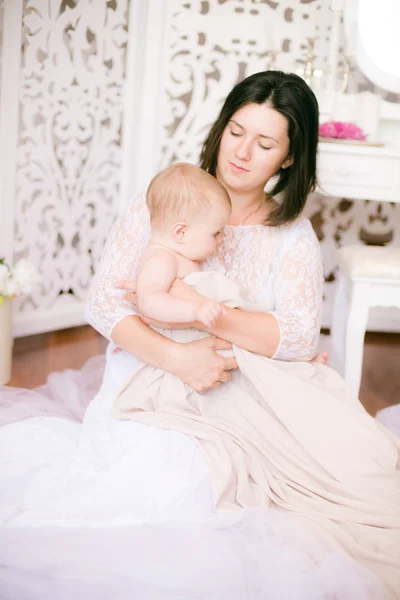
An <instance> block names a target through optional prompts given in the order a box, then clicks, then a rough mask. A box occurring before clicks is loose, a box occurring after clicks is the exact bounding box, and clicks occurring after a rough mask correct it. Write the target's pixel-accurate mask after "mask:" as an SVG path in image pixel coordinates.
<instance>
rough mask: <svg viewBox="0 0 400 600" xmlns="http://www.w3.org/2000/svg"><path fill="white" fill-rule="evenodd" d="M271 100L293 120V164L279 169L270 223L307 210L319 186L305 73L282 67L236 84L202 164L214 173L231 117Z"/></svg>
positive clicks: (312, 105)
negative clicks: (300, 75)
mask: <svg viewBox="0 0 400 600" xmlns="http://www.w3.org/2000/svg"><path fill="white" fill-rule="evenodd" d="M252 103H254V104H264V103H266V104H268V106H271V108H274V109H275V110H276V111H278V112H279V113H281V114H282V115H283V116H284V117H286V119H287V121H288V124H289V130H288V135H289V140H290V147H289V154H290V156H291V158H292V160H293V163H292V165H291V166H289V167H287V168H285V169H280V171H279V172H278V176H279V179H278V181H277V183H276V185H275V186H274V188H273V190H271V192H270V193H271V196H276V195H277V194H279V193H282V201H279V202H276V205H275V208H274V209H273V210H272V211H271V213H270V214H269V216H268V225H275V226H276V225H282V224H283V223H287V222H288V221H291V220H293V219H295V218H296V217H297V216H298V215H299V214H300V213H301V211H302V210H303V208H304V205H305V203H306V200H307V195H308V194H309V192H311V191H312V190H314V189H315V186H316V184H317V176H316V161H317V144H318V103H317V100H316V98H315V96H314V93H313V92H312V90H311V89H310V87H309V86H308V85H307V84H306V83H305V81H304V80H303V79H301V77H299V76H298V75H294V74H293V73H283V72H282V71H262V72H261V73H255V74H254V75H250V77H247V78H246V79H244V80H243V81H242V82H241V83H239V84H238V85H236V86H235V87H234V88H233V90H232V91H231V92H230V94H229V95H228V97H227V99H226V100H225V103H224V105H223V107H222V109H221V112H220V114H219V116H218V118H217V120H216V121H215V123H214V125H213V126H212V128H211V130H210V133H209V134H208V136H207V138H206V140H205V141H204V144H203V148H202V151H201V155H200V167H201V168H202V169H204V170H205V171H208V172H209V173H210V174H211V175H214V177H215V175H216V169H217V160H218V153H219V147H220V143H221V138H222V134H223V132H224V130H225V127H226V126H227V124H228V123H229V121H230V120H231V118H232V116H233V115H234V114H235V113H236V112H237V111H238V110H239V109H240V108H242V106H245V105H246V104H252Z"/></svg>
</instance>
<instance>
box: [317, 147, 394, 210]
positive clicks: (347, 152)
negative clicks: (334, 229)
mask: <svg viewBox="0 0 400 600" xmlns="http://www.w3.org/2000/svg"><path fill="white" fill-rule="evenodd" d="M318 178H319V184H320V189H319V190H318V191H319V192H321V193H322V194H325V195H331V196H335V197H339V198H349V199H354V200H357V199H359V200H376V201H379V202H399V203H400V146H399V148H393V147H390V146H363V145H361V144H360V145H357V144H344V143H343V144H340V143H330V142H320V144H319V156H318Z"/></svg>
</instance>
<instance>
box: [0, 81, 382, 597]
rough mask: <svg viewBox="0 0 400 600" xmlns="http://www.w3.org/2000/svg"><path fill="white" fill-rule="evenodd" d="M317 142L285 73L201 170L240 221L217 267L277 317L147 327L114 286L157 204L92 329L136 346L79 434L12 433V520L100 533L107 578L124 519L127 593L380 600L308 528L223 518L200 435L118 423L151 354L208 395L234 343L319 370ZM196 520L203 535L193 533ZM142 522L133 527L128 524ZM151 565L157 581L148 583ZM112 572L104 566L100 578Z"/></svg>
mask: <svg viewBox="0 0 400 600" xmlns="http://www.w3.org/2000/svg"><path fill="white" fill-rule="evenodd" d="M317 136H318V108H317V103H316V100H315V97H314V95H313V94H312V92H311V90H310V89H309V88H308V86H307V85H306V84H305V83H304V82H303V80H301V79H300V78H298V77H297V76H295V75H286V74H283V73H280V72H264V73H258V74H256V75H253V76H251V77H249V78H247V79H246V80H244V81H243V82H242V83H241V84H239V85H238V86H236V87H235V88H234V89H233V90H232V92H231V93H230V94H229V96H228V98H227V100H226V102H225V104H224V106H223V108H222V111H221V113H220V115H219V117H218V119H217V121H216V123H215V124H214V126H213V128H212V129H211V131H210V134H209V136H208V138H207V139H206V141H205V144H204V147H203V152H202V157H201V166H202V167H203V168H204V169H206V170H208V171H209V172H210V173H211V174H213V175H215V176H216V177H217V178H218V179H219V181H220V182H221V183H223V184H224V186H225V187H226V189H227V190H228V192H229V194H230V197H231V201H232V207H233V211H232V219H231V222H230V225H229V226H228V227H227V228H226V231H225V236H224V240H223V243H222V244H221V246H220V248H219V250H218V253H217V255H216V256H214V257H213V258H212V259H211V260H210V261H209V263H208V264H207V265H205V269H212V270H218V271H220V272H222V273H224V274H226V275H227V276H228V277H230V278H232V279H234V280H235V281H236V282H237V283H238V284H239V286H240V288H241V290H242V293H244V294H245V295H246V299H247V300H248V301H249V302H254V303H257V304H258V305H262V306H263V308H264V312H257V313H251V312H244V311H238V310H237V309H228V310H227V314H226V315H225V316H223V317H221V318H220V320H219V322H218V324H217V326H216V327H215V328H213V329H211V330H208V333H211V334H212V335H213V336H215V337H206V338H204V339H201V340H198V341H193V342H189V343H187V344H179V343H177V342H175V341H173V339H167V338H166V337H163V336H162V335H160V334H159V333H158V332H157V331H154V330H153V329H151V328H150V327H148V326H147V325H146V324H145V323H144V322H143V321H142V320H141V319H140V318H139V317H138V316H137V315H135V313H134V311H132V307H131V304H130V303H129V302H128V301H126V300H125V301H124V300H123V299H122V298H121V295H120V293H119V292H117V291H115V287H116V286H117V283H118V281H120V280H124V279H125V280H131V279H134V278H135V272H136V269H137V265H138V262H139V260H140V256H141V252H142V251H143V249H144V247H145V245H146V243H147V240H148V235H149V222H148V214H147V211H146V207H145V203H144V197H141V198H138V199H136V200H135V201H134V202H133V204H132V205H131V207H129V209H128V211H127V212H126V214H125V215H123V216H122V217H121V218H120V219H119V220H118V222H117V223H116V225H115V226H114V228H113V231H112V234H111V235H110V238H109V240H108V243H107V246H106V249H105V252H104V256H103V259H102V263H101V265H100V268H99V270H98V272H97V275H96V279H95V282H94V285H93V288H92V291H91V296H90V300H89V304H88V319H89V321H90V322H91V324H92V325H93V326H95V327H96V328H97V329H98V330H99V331H101V332H102V333H103V334H105V335H106V336H107V337H109V338H110V339H112V341H113V342H114V344H115V345H116V346H118V347H119V348H121V349H123V350H124V351H125V352H119V353H116V354H113V355H112V354H111V352H109V353H108V363H107V369H106V373H105V377H104V382H103V386H102V390H101V392H100V394H99V395H98V396H97V398H96V399H95V401H93V402H92V403H91V405H90V406H89V408H88V410H87V412H86V415H85V419H84V423H83V427H82V431H80V432H79V436H78V434H77V433H76V430H75V429H74V428H73V427H72V424H71V423H69V422H65V421H64V420H62V419H58V420H57V422H55V419H53V420H52V422H50V423H49V420H48V419H47V421H46V419H43V418H41V419H40V418H39V419H31V420H28V421H25V422H23V423H20V424H16V425H11V426H9V427H6V428H4V429H5V430H7V431H6V433H5V435H4V437H3V439H2V442H3V447H4V449H5V450H7V448H8V447H9V446H8V445H9V444H10V443H11V442H12V443H13V444H14V447H15V445H18V444H22V443H23V444H24V446H25V452H24V454H25V455H27V456H28V457H29V458H27V457H26V456H24V458H23V459H21V458H18V457H17V459H16V460H15V461H11V465H10V460H9V456H8V464H2V465H1V471H0V476H1V479H2V480H3V482H4V483H5V485H6V486H7V487H6V489H7V490H8V492H7V493H8V496H9V499H10V500H9V502H8V507H7V508H8V509H9V513H8V516H7V522H8V524H9V526H10V525H18V527H19V531H23V527H24V526H32V525H33V524H34V525H35V526H36V527H38V526H39V525H41V524H42V525H51V526H52V527H53V528H56V527H58V528H60V527H61V528H62V527H65V525H66V523H68V525H69V526H75V527H78V526H79V527H80V528H82V527H84V526H85V525H88V524H91V525H96V526H97V530H96V531H97V533H96V535H97V538H96V536H95V538H96V542H95V544H94V545H92V546H91V553H94V555H95V557H96V558H95V561H96V568H97V565H101V564H104V561H105V562H106V563H107V564H108V568H110V561H109V560H108V559H109V556H108V555H107V556H105V555H104V553H105V550H104V544H102V542H104V539H113V538H112V535H111V534H110V532H109V530H108V529H105V530H104V528H105V527H109V526H110V525H114V526H115V525H123V526H124V529H123V531H122V530H121V531H120V532H119V534H118V536H122V535H123V534H124V535H127V534H128V532H129V533H130V535H131V537H130V538H129V543H128V542H127V540H126V539H125V540H124V542H122V541H121V539H120V538H118V544H116V545H113V558H114V559H115V556H114V553H116V554H117V555H118V557H119V558H121V557H120V550H121V548H125V549H127V551H128V553H129V555H130V557H131V560H130V562H129V567H130V571H129V573H130V575H129V577H130V578H131V580H130V587H129V590H130V592H132V590H134V592H135V593H136V594H142V595H137V596H136V597H140V598H141V597H143V598H144V597H146V598H157V599H158V598H174V599H176V598H189V597H199V598H206V597H207V598H224V597H226V598H238V600H239V599H240V600H241V599H243V598H265V597H267V596H266V594H267V592H268V593H271V590H272V593H271V597H274V598H282V599H283V598H285V599H287V598H296V599H298V598H304V599H305V598H307V599H310V598H314V597H315V598H329V597H339V598H341V597H343V598H345V597H351V598H360V599H361V598H380V597H383V593H382V591H381V587H380V585H379V583H377V582H376V580H375V579H374V577H371V578H370V577H369V575H368V574H367V573H365V572H364V571H361V572H360V571H359V570H358V568H357V566H356V565H355V564H354V563H353V562H352V561H346V560H345V558H344V555H343V554H341V553H336V552H335V551H332V550H331V549H330V548H329V547H326V546H324V544H322V545H321V544H320V543H317V542H315V541H314V538H313V536H310V535H309V534H308V533H307V532H305V531H303V530H301V529H300V530H298V529H297V525H295V524H294V522H293V519H291V518H290V517H289V516H286V515H284V516H282V515H279V514H278V513H277V512H276V511H265V512H264V511H263V512H262V513H261V514H257V515H252V514H251V515H246V514H243V515H240V516H239V517H236V518H234V519H231V518H229V519H226V520H224V519H222V520H220V519H217V520H215V518H214V517H212V516H211V514H212V511H213V505H212V498H211V492H210V476H209V468H208V466H207V464H206V462H205V460H204V457H203V455H202V454H201V452H200V451H199V449H198V448H197V446H196V445H195V444H194V442H193V441H192V439H191V438H190V437H188V436H186V435H184V434H182V433H179V432H178V431H168V430H162V429H158V428H156V427H149V426H147V425H144V424H141V423H132V422H123V421H115V420H113V419H112V417H111V409H112V401H113V398H114V397H115V392H116V391H117V390H118V389H119V388H120V386H121V384H122V383H123V381H124V379H125V378H126V376H127V375H128V374H130V373H131V372H132V369H133V368H134V367H135V365H137V361H138V359H140V360H141V361H142V362H144V363H147V364H149V365H154V366H155V367H158V368H160V369H162V370H164V371H168V372H170V373H172V374H175V375H176V377H177V378H179V379H180V380H181V381H182V382H184V383H186V384H188V385H189V386H191V387H192V388H193V389H195V390H197V391H201V392H205V391H207V390H210V389H211V388H214V387H218V386H220V385H221V386H223V385H224V383H226V382H227V381H228V380H230V378H231V371H232V370H234V369H235V368H236V367H237V363H236V361H235V359H234V358H226V357H223V356H221V355H220V354H219V353H218V351H220V350H224V349H230V348H231V344H235V345H236V346H239V347H241V348H243V349H245V350H249V351H251V352H253V353H256V354H259V355H262V356H264V357H273V358H276V359H280V360H291V361H307V360H309V359H311V358H312V357H313V356H314V354H315V350H316V345H317V340H318V335H319V318H320V310H321V297H322V268H321V258H320V253H319V248H318V243H317V240H316V238H315V235H314V233H313V231H312V228H311V226H310V223H309V222H308V221H307V220H305V219H304V218H302V217H301V216H300V213H301V211H302V208H303V207H304V204H305V202H306V198H307V194H308V192H309V191H310V190H312V189H313V187H314V185H315V179H316V177H315V171H316V147H317ZM274 176H277V181H276V183H275V186H274V188H273V190H272V192H271V195H270V196H269V195H268V196H267V195H265V193H264V188H265V186H266V184H267V183H268V182H269V181H270V180H271V178H272V177H274ZM277 197H278V198H279V200H277V199H276V198H277ZM273 198H275V199H273ZM125 287H128V288H129V287H130V286H129V285H127V286H125ZM175 293H176V294H178V295H182V296H184V295H187V294H192V293H193V291H192V290H191V289H190V288H188V287H185V286H184V285H183V284H180V285H177V286H176V289H175ZM158 325H160V324H158ZM193 325H194V326H196V327H197V326H198V324H197V323H196V324H193ZM177 328H179V324H177ZM172 338H173V336H172ZM134 357H135V358H134ZM221 389H223V388H221ZM33 421H34V422H35V423H32V422H33ZM50 421H51V420H50ZM70 426H71V427H70ZM35 428H36V429H35ZM72 430H73V431H72ZM32 431H35V432H36V437H40V450H41V454H40V452H38V451H37V449H36V444H35V443H34V441H35V440H34V438H33V436H32V435H29V437H28V434H29V433H30V432H32ZM70 438H74V439H73V440H72V441H71V439H70ZM77 438H78V439H77ZM19 439H20V441H18V440H19ZM55 439H57V444H55ZM62 444H63V445H62ZM55 447H57V451H58V454H59V456H58V457H57V460H55V462H54V464H51V465H48V464H47V463H46V458H47V454H46V449H47V451H48V450H49V448H52V449H53V451H54V448H55ZM60 448H61V450H60ZM68 449H69V453H68ZM47 462H48V459H47ZM60 467H61V468H60ZM32 468H35V469H36V470H37V471H39V473H40V477H37V478H33V479H30V481H29V485H28V484H27V483H26V470H27V469H28V470H29V469H32ZM15 507H17V510H15ZM12 508H14V511H13V510H12ZM177 521H178V525H177V526H173V525H172V524H173V523H174V522H177ZM199 521H200V523H201V525H200V526H195V525H193V522H199ZM160 523H162V524H163V525H162V526H160V525H159V524H160ZM138 524H140V527H139V528H137V525H138ZM152 524H154V525H152ZM155 524H157V526H156V525H155ZM134 525H136V527H135V528H134V532H133V533H132V529H129V528H130V527H132V526H134ZM54 531H56V534H53V538H52V540H54V539H55V538H56V535H59V536H60V535H61V534H60V530H59V529H55V530H54ZM299 531H300V533H299ZM10 532H11V533H10ZM98 532H104V537H103V538H102V537H101V535H100V534H99V533H98ZM6 533H7V535H8V536H9V537H10V536H11V540H10V539H8V538H7V541H8V543H9V544H11V547H12V548H13V549H15V552H14V553H13V556H18V560H17V559H15V561H14V563H12V564H11V566H12V568H13V570H12V572H13V573H14V572H18V568H19V569H21V567H25V566H26V564H25V562H26V560H27V558H26V556H27V555H26V553H27V550H26V548H29V547H30V545H29V542H32V543H33V542H34V540H33V539H32V537H31V538H29V539H28V540H27V537H26V536H21V538H17V539H16V538H15V536H14V537H12V533H13V530H12V529H10V527H9V528H8V529H7V530H6ZM29 535H30V536H32V532H31V531H30V532H29ZM81 536H82V539H85V538H84V535H83V533H81ZM56 539H57V541H58V539H59V538H56ZM91 539H93V536H92V538H91ZM149 540H151V543H150V547H151V552H150V553H149V552H148V550H147V549H148V547H149ZM46 542H47V544H48V547H51V553H52V562H51V564H53V565H54V564H56V566H57V568H58V569H60V571H61V572H62V573H63V569H64V570H65V568H66V567H65V565H66V564H68V561H67V560H65V557H67V558H69V556H70V553H71V552H72V551H71V548H70V546H68V544H66V543H65V539H64V538H62V545H61V548H63V551H64V554H63V552H61V551H60V550H59V551H56V550H55V546H54V544H53V545H51V544H50V542H49V541H48V538H46ZM124 543H125V545H124ZM132 544H133V546H132ZM135 544H136V545H135ZM56 547H57V548H59V547H60V546H56ZM160 549H161V550H160ZM74 551H75V552H76V549H74ZM173 552H176V553H177V555H174V554H173ZM49 553H50V551H49ZM160 553H161V554H160ZM21 557H22V558H21ZM121 560H122V559H121ZM149 560H151V566H152V569H153V571H152V572H151V573H147V574H146V575H143V569H145V567H146V565H147V568H149ZM18 561H19V562H18ZM24 561H25V562H24ZM111 562H112V561H111ZM161 562H162V567H163V568H160V563H161ZM6 563H7V561H6ZM48 564H49V562H46V565H48ZM91 564H92V565H93V560H92V563H91ZM138 565H139V566H138ZM113 568H114V566H113ZM138 569H139V570H140V574H139V573H138ZM43 570H44V569H43V565H41V571H42V572H43ZM99 571H101V569H100V567H98V569H97V570H95V572H96V573H98V572H99ZM127 572H128V571H127V570H124V572H123V575H124V577H127ZM335 572H336V573H340V577H339V578H338V579H335V578H334V577H332V574H334V573H335ZM18 573H19V574H20V572H18ZM183 574H184V576H183ZM80 576H81V579H82V575H80ZM11 579H12V578H11ZM85 581H86V580H85ZM11 583H12V585H14V584H15V582H14V580H12V582H11ZM86 583H87V582H86ZM115 583H116V582H115V580H113V592H114V593H115V590H116V587H115ZM121 585H123V581H122V582H121V578H119V579H118V586H121ZM118 586H117V587H118ZM118 589H122V588H120V587H118ZM153 592H154V593H153ZM115 597H117V596H115ZM121 597H127V596H123V595H122V596H121Z"/></svg>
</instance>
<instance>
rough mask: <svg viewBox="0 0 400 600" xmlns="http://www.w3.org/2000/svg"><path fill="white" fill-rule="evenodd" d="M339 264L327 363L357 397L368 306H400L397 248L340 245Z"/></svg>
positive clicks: (399, 268) (398, 249)
mask: <svg viewBox="0 0 400 600" xmlns="http://www.w3.org/2000/svg"><path fill="white" fill-rule="evenodd" d="M339 267H340V269H339V279H338V287H337V291H336V296H335V300H334V305H333V315H332V328H331V338H332V346H331V360H330V361H329V362H330V364H331V365H332V367H333V368H334V369H336V370H337V371H339V373H340V374H341V375H342V376H343V378H344V379H345V380H346V381H347V383H349V384H350V386H351V387H352V388H353V390H354V392H355V393H356V394H357V396H358V392H359V389H360V382H361V373H362V361H363V351H364V336H365V331H366V328H367V321H368V312H369V309H370V308H372V307H373V306H386V307H389V306H395V307H397V308H400V248H384V247H380V246H344V247H343V248H341V249H340V250H339Z"/></svg>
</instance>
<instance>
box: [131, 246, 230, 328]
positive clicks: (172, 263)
mask: <svg viewBox="0 0 400 600" xmlns="http://www.w3.org/2000/svg"><path fill="white" fill-rule="evenodd" d="M177 273H178V262H177V260H176V258H175V257H174V255H173V254H172V253H170V252H168V251H165V250H158V251H157V252H153V253H152V254H151V256H149V258H147V259H145V261H144V263H143V265H142V268H141V269H140V272H139V276H138V280H137V306H138V309H139V312H140V313H141V314H142V315H143V316H145V317H148V318H150V319H155V320H156V321H162V322H166V323H192V322H193V321H201V322H202V323H204V324H205V325H206V326H208V327H212V326H213V325H215V323H216V321H217V320H218V317H220V316H221V315H222V314H223V312H224V309H223V307H222V306H221V305H220V304H218V303H217V302H216V301H215V300H207V299H204V300H200V301H196V300H184V299H180V298H175V297H174V296H172V295H171V294H169V293H168V292H169V289H170V287H171V285H172V284H173V282H174V280H175V279H176V276H177Z"/></svg>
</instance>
